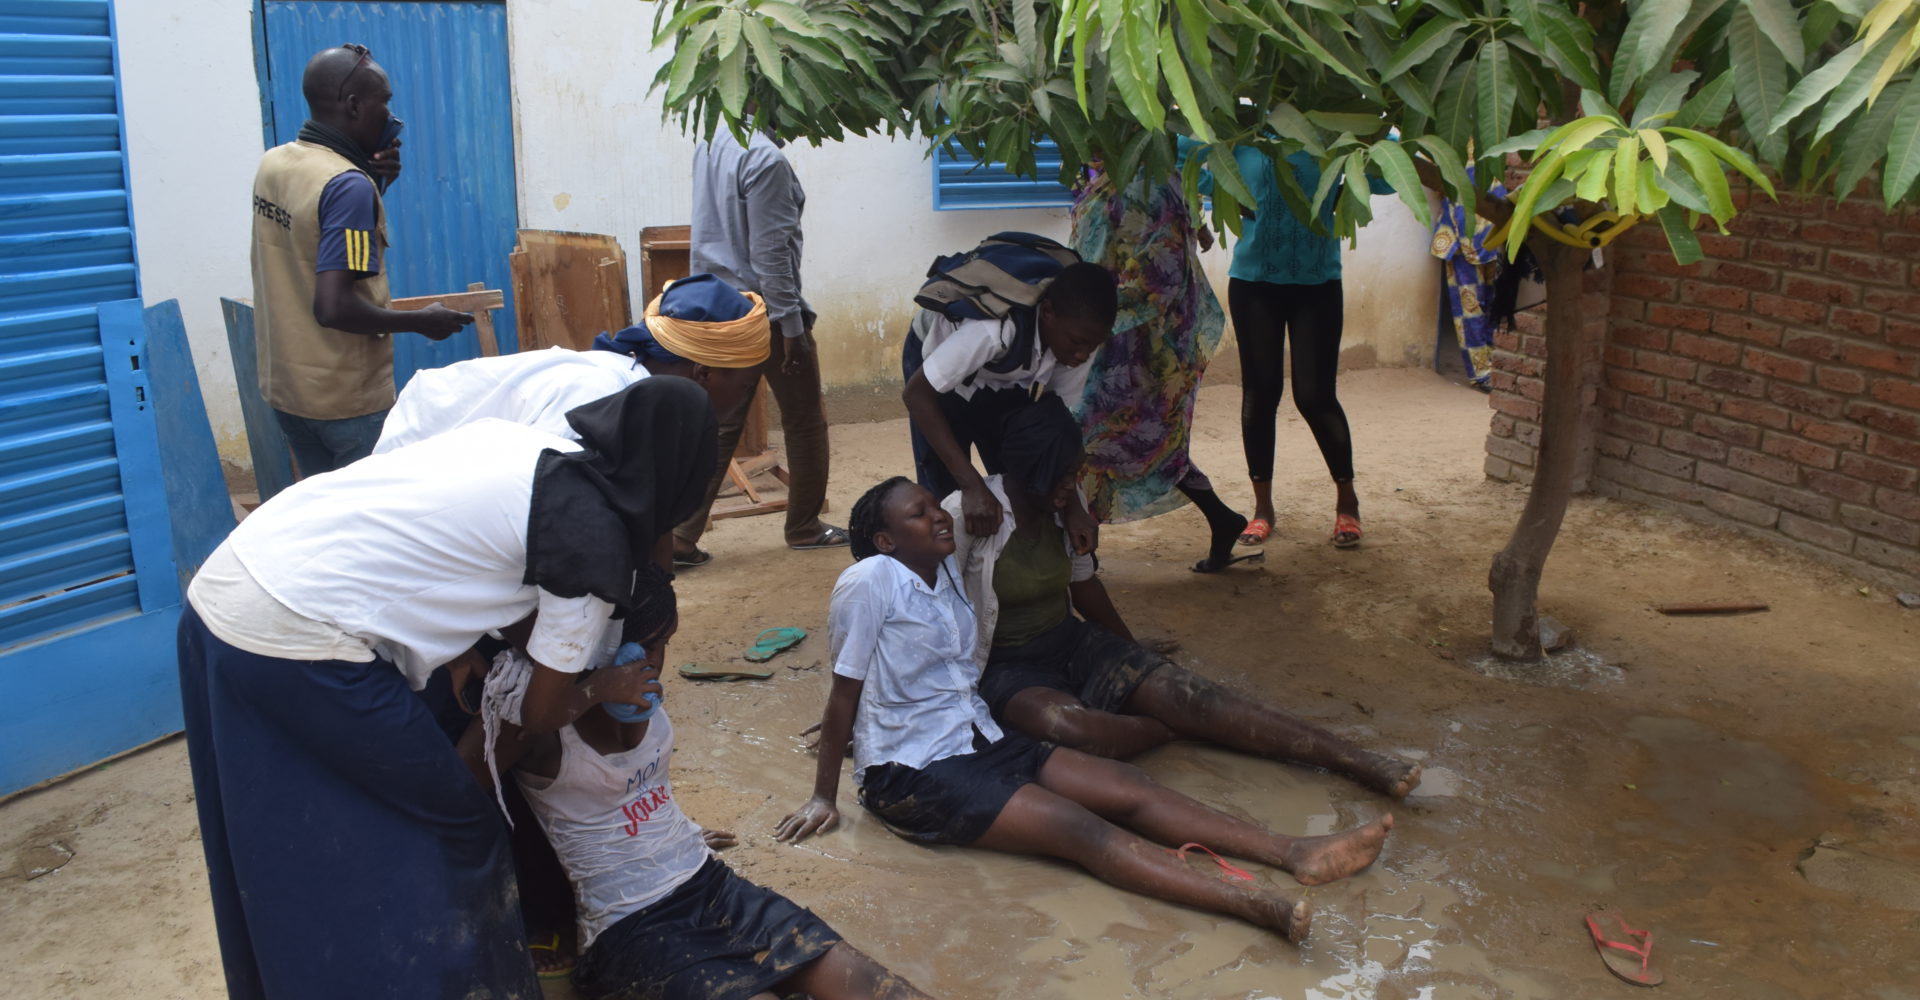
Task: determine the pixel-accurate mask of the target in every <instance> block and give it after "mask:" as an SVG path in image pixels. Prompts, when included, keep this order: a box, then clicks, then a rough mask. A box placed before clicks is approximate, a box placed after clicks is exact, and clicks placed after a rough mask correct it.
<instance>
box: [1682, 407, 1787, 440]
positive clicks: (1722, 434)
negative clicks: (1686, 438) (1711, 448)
mask: <svg viewBox="0 0 1920 1000" xmlns="http://www.w3.org/2000/svg"><path fill="white" fill-rule="evenodd" d="M1781 412H1782V415H1783V416H1784V415H1785V411H1781ZM1782 426H1785V425H1784V424H1783V425H1782ZM1693 431H1694V433H1696V434H1701V435H1704V436H1706V437H1710V438H1714V439H1716V440H1719V441H1726V442H1728V443H1730V444H1737V445H1740V446H1742V447H1746V448H1758V447H1760V429H1759V428H1758V427H1754V426H1752V425H1750V424H1743V423H1738V422H1735V421H1732V420H1719V419H1715V418H1713V417H1709V416H1706V415H1704V414H1696V415H1695V416H1694V418H1693Z"/></svg>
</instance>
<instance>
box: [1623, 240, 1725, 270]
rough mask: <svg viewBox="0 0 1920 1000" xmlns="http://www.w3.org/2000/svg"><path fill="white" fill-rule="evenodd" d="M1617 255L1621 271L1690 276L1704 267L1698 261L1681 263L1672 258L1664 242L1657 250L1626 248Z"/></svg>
mask: <svg viewBox="0 0 1920 1000" xmlns="http://www.w3.org/2000/svg"><path fill="white" fill-rule="evenodd" d="M1619 256H1620V262H1619V265H1620V270H1622V271H1636V272H1646V273H1651V274H1671V275H1676V276H1679V277H1685V278H1691V277H1694V276H1696V275H1698V274H1699V273H1700V272H1701V271H1702V270H1704V269H1705V265H1703V264H1701V263H1698V262H1696V263H1692V264H1682V263H1680V262H1679V261H1677V260H1674V259H1673V251H1671V250H1669V249H1667V247H1666V245H1665V244H1664V242H1663V243H1662V244H1661V246H1660V248H1659V249H1657V250H1628V251H1626V252H1625V253H1622V254H1620V255H1619Z"/></svg>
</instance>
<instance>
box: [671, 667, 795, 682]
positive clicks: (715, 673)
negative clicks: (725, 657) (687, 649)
mask: <svg viewBox="0 0 1920 1000" xmlns="http://www.w3.org/2000/svg"><path fill="white" fill-rule="evenodd" d="M676 669H678V670H679V672H680V676H682V677H685V678H686V679H688V680H690V681H764V680H766V679H767V678H769V677H772V676H773V668H771V667H743V666H740V665H738V664H722V665H719V666H714V665H711V664H706V663H682V664H680V666H679V667H678V668H676Z"/></svg>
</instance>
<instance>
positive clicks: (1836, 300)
mask: <svg viewBox="0 0 1920 1000" xmlns="http://www.w3.org/2000/svg"><path fill="white" fill-rule="evenodd" d="M1780 294H1782V295H1785V296H1786V297H1788V298H1790V299H1806V300H1807V301H1809V302H1825V303H1826V304H1828V305H1833V306H1850V305H1853V304H1854V303H1856V302H1859V301H1860V287H1859V286H1858V285H1851V284H1847V283H1846V282H1841V281H1822V280H1821V279H1819V278H1809V277H1805V276H1803V275H1798V274H1789V275H1787V276H1786V279H1785V280H1784V281H1782V282H1781V284H1780Z"/></svg>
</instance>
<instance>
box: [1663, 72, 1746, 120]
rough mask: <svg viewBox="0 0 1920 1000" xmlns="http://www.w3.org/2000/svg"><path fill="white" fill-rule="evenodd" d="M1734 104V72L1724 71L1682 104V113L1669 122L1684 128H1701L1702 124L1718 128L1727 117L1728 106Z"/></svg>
mask: <svg viewBox="0 0 1920 1000" xmlns="http://www.w3.org/2000/svg"><path fill="white" fill-rule="evenodd" d="M1732 104H1733V74H1732V73H1729V72H1722V73H1721V74H1720V75H1719V76H1716V77H1714V78H1713V79H1712V80H1710V81H1708V83H1707V85H1706V86H1704V87H1701V88H1700V89H1699V90H1698V91H1696V92H1695V93H1694V95H1693V96H1692V97H1690V98H1688V99H1687V103H1685V104H1682V105H1681V106H1680V113H1679V114H1676V115H1674V116H1673V119H1672V120H1671V121H1670V122H1668V124H1670V125H1679V126H1681V127H1682V128H1699V127H1701V126H1702V125H1706V126H1710V127H1714V128H1718V127H1719V125H1720V123H1721V122H1722V121H1723V120H1725V118H1726V117H1727V108H1728V107H1729V106H1731V105H1732Z"/></svg>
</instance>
